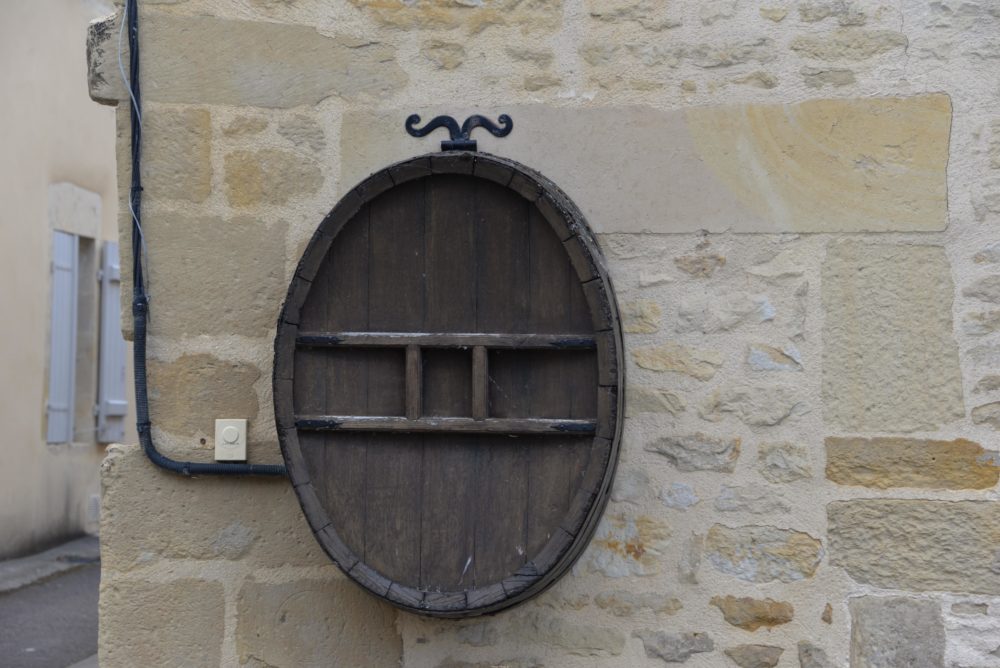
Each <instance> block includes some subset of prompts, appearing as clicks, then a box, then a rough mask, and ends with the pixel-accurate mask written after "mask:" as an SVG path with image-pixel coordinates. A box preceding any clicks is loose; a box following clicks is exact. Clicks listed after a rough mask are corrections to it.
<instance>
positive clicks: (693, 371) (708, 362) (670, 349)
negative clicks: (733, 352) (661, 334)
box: [632, 343, 725, 380]
mask: <svg viewBox="0 0 1000 668" xmlns="http://www.w3.org/2000/svg"><path fill="white" fill-rule="evenodd" d="M632 357H633V359H635V363H636V364H638V365H639V366H641V367H642V368H643V369H649V370H650V371H672V372H674V373H680V374H684V375H685V376H691V377H692V378H697V379H698V380H710V379H711V378H712V376H714V375H715V372H716V371H717V370H718V369H719V367H720V366H722V363H723V361H725V357H723V355H722V353H719V352H716V351H714V350H701V349H699V348H690V347H688V346H682V345H680V344H679V343H665V344H663V345H661V346H651V347H647V348H637V349H635V350H633V351H632Z"/></svg>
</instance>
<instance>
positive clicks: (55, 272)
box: [45, 232, 80, 443]
mask: <svg viewBox="0 0 1000 668" xmlns="http://www.w3.org/2000/svg"><path fill="white" fill-rule="evenodd" d="M53 235H54V236H53V239H52V319H51V322H50V323H49V330H50V332H51V336H50V339H49V400H48V404H47V407H46V408H47V413H48V416H47V417H48V419H47V429H46V437H45V440H46V441H48V442H49V443H68V442H70V441H72V440H73V409H74V390H75V385H76V308H77V289H78V285H79V280H78V276H77V274H78V272H79V257H80V253H79V248H80V240H79V237H77V236H76V235H74V234H66V233H65V232H54V233H53Z"/></svg>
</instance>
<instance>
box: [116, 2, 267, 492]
mask: <svg viewBox="0 0 1000 668" xmlns="http://www.w3.org/2000/svg"><path fill="white" fill-rule="evenodd" d="M136 5H137V1H136V0H127V4H126V7H125V14H126V16H127V17H128V26H127V27H128V47H129V82H128V84H129V86H130V88H131V96H130V97H131V99H130V101H129V104H130V105H131V107H130V108H131V112H132V113H131V120H132V187H131V189H130V190H129V208H130V209H131V213H132V318H133V323H134V330H135V331H134V333H133V337H132V339H133V341H132V348H133V357H134V370H135V415H136V425H135V426H136V429H137V430H138V432H139V442H140V443H141V444H142V449H143V452H145V453H146V456H147V457H148V458H149V460H150V461H151V462H153V463H154V464H156V465H157V466H159V467H160V468H164V469H166V470H168V471H173V472H174V473H180V474H183V475H187V476H192V475H267V476H280V475H286V470H285V467H284V466H281V465H280V464H239V463H216V462H179V461H176V460H173V459H170V458H169V457H167V456H165V455H163V454H162V453H160V452H159V451H158V450H157V449H156V446H155V445H153V435H152V432H151V430H150V427H151V423H150V419H149V398H148V396H147V391H146V318H147V316H148V314H149V298H148V296H147V295H146V286H145V283H144V280H143V274H142V257H143V246H144V241H143V237H142V225H141V223H140V221H141V218H140V207H141V205H142V177H141V173H140V164H141V159H142V155H141V151H140V148H141V146H142V122H141V119H142V106H141V99H142V98H141V96H140V91H139V11H138V7H137V6H136Z"/></svg>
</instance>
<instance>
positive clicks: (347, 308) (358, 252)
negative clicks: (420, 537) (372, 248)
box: [295, 205, 370, 555]
mask: <svg viewBox="0 0 1000 668" xmlns="http://www.w3.org/2000/svg"><path fill="white" fill-rule="evenodd" d="M369 214H370V209H369V207H368V206H367V205H364V206H361V207H360V208H359V209H358V212H357V214H355V215H354V217H352V218H351V219H350V220H349V221H347V222H346V223H345V224H344V225H343V226H342V227H341V228H340V231H339V233H338V235H337V237H336V243H334V244H332V245H331V247H330V249H329V251H328V253H327V258H326V261H325V263H324V264H323V266H322V267H321V268H320V269H319V271H318V272H317V274H316V276H315V279H314V280H313V284H312V287H311V288H310V294H309V298H308V300H307V302H306V304H305V305H304V307H303V309H302V312H301V313H302V315H301V322H303V323H305V324H306V325H307V326H313V323H315V326H316V327H323V328H360V327H365V328H367V327H368V278H367V274H368V244H369V235H368V223H369V221H368V218H369ZM317 353H319V354H317ZM345 353H346V354H345ZM295 357H296V362H297V363H296V379H295V387H296V396H297V399H298V401H297V403H296V405H300V403H301V402H307V401H308V402H309V403H311V401H310V400H308V399H307V397H306V396H304V395H305V393H306V392H316V394H317V398H319V399H320V402H321V404H322V406H323V410H324V411H326V412H330V413H340V412H347V413H360V414H364V413H365V412H366V411H367V393H368V355H367V351H338V352H337V354H335V355H329V354H327V353H326V351H322V352H320V351H308V350H298V351H296V353H295ZM303 367H307V368H309V371H308V374H307V375H305V376H303V377H302V378H300V377H299V375H298V370H299V369H302V368H303ZM312 374H317V375H318V376H319V377H321V378H322V383H321V387H317V388H314V389H310V387H309V385H308V384H305V383H303V382H302V381H303V380H304V378H306V377H309V376H311V375H312ZM367 442H368V435H367V434H308V433H302V432H300V433H299V443H300V447H301V449H302V456H303V459H304V460H305V461H306V462H307V467H308V468H309V469H310V471H311V472H312V473H311V476H310V479H311V480H313V482H314V486H315V489H316V496H317V498H318V499H319V500H320V502H321V503H322V505H323V507H324V508H325V509H326V512H327V514H328V516H329V518H330V521H331V522H332V523H333V525H334V526H336V527H337V534H338V538H339V540H341V541H342V542H343V543H344V544H345V545H347V546H348V547H349V549H350V550H351V551H352V552H355V553H356V554H357V555H361V554H363V553H364V525H363V521H362V520H363V513H359V512H358V504H357V502H356V499H359V498H364V489H365V477H366V476H365V453H366V450H367Z"/></svg>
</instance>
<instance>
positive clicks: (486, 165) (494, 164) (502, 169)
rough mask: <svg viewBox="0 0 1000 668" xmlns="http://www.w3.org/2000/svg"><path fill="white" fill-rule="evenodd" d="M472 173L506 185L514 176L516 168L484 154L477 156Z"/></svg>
mask: <svg viewBox="0 0 1000 668" xmlns="http://www.w3.org/2000/svg"><path fill="white" fill-rule="evenodd" d="M472 173H473V174H475V175H476V176H478V177H480V178H484V179H489V180H490V181H493V182H494V183H499V184H500V185H502V186H506V185H507V184H508V183H510V180H511V178H512V177H513V176H514V170H513V169H511V168H510V165H506V164H504V163H502V162H498V161H496V160H492V159H490V158H488V157H485V156H483V155H477V156H476V164H475V166H474V167H473V168H472Z"/></svg>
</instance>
